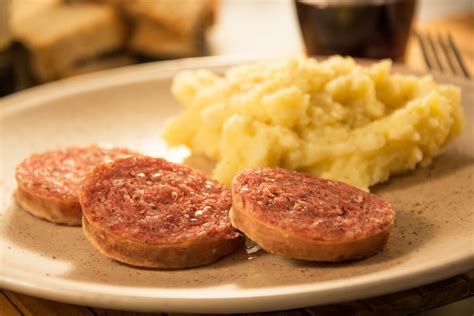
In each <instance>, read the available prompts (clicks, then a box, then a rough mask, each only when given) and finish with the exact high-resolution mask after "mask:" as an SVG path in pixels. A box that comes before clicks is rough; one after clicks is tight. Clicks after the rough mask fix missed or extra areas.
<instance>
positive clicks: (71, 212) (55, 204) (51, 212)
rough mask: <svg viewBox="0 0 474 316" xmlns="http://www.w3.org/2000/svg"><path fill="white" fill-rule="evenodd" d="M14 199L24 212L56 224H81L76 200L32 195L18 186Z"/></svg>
mask: <svg viewBox="0 0 474 316" xmlns="http://www.w3.org/2000/svg"><path fill="white" fill-rule="evenodd" d="M14 197H15V199H16V201H17V203H18V205H20V206H21V208H23V209H24V210H26V211H27V212H29V213H30V214H32V215H34V216H36V217H39V218H41V219H45V220H48V221H50V222H53V223H56V224H64V225H71V226H77V225H81V222H82V211H81V205H80V204H79V201H78V200H56V199H52V198H45V197H43V196H41V195H38V194H34V193H31V192H29V191H28V190H26V189H24V188H22V187H21V185H18V187H17V189H16V191H15V193H14Z"/></svg>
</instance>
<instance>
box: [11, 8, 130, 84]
mask: <svg viewBox="0 0 474 316" xmlns="http://www.w3.org/2000/svg"><path fill="white" fill-rule="evenodd" d="M15 8H16V13H15V11H14V13H13V15H14V16H15V15H16V18H14V19H13V25H12V32H13V36H14V38H15V39H16V40H17V41H19V42H20V43H22V44H23V45H24V46H25V47H26V48H27V49H28V51H29V53H30V58H31V68H32V73H33V74H34V76H35V77H36V79H37V80H38V81H40V82H45V81H49V80H54V79H58V78H60V77H61V75H60V74H61V72H65V71H67V70H68V69H71V68H73V67H74V66H75V65H76V64H78V63H80V62H81V61H84V60H87V59H90V58H94V57H96V56H100V55H103V54H105V53H107V52H110V51H114V50H116V49H118V48H120V47H123V46H124V44H125V39H126V38H125V36H126V34H125V28H124V25H123V22H122V20H121V19H120V17H119V15H118V13H117V11H116V10H114V9H113V8H112V7H110V6H108V5H104V4H98V3H74V4H63V3H58V4H50V5H47V6H44V7H42V8H38V9H37V10H31V7H30V6H26V5H25V6H21V5H18V6H15ZM22 10H27V11H28V14H26V13H22V12H21V11H22ZM32 11H34V12H32Z"/></svg>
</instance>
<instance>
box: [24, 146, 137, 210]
mask: <svg viewBox="0 0 474 316" xmlns="http://www.w3.org/2000/svg"><path fill="white" fill-rule="evenodd" d="M130 155H138V154H137V153H134V152H132V151H130V150H128V149H125V148H114V147H106V146H98V145H89V146H84V147H67V148H63V149H59V150H51V151H46V152H43V153H38V154H33V155H31V156H30V157H28V158H27V159H25V160H23V161H22V162H21V163H20V164H19V165H18V166H17V168H16V179H17V182H18V185H19V186H20V187H21V188H22V190H25V191H27V192H29V193H31V194H34V195H35V196H40V197H42V198H45V199H51V200H76V201H77V200H78V197H79V187H80V185H81V183H82V181H83V180H84V177H85V176H86V174H87V173H88V172H90V171H91V170H92V169H93V168H94V167H95V166H96V165H98V164H100V163H103V162H106V161H110V160H114V159H116V158H120V157H126V156H130Z"/></svg>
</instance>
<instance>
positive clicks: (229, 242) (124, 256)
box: [82, 216, 244, 269]
mask: <svg viewBox="0 0 474 316" xmlns="http://www.w3.org/2000/svg"><path fill="white" fill-rule="evenodd" d="M82 227H83V231H84V234H85V236H86V237H87V239H88V240H89V241H90V242H91V243H92V245H93V246H94V247H95V248H96V249H97V250H99V252H100V253H102V254H103V255H105V256H107V257H109V258H111V259H114V260H117V261H119V262H122V263H126V264H128V265H132V266H138V267H142V268H161V269H181V268H191V267H196V266H201V265H205V264H209V263H211V262H214V261H216V260H217V259H219V258H221V257H223V256H226V255H228V254H231V253H233V252H235V251H236V250H237V249H239V248H240V247H241V246H242V245H243V243H244V238H233V239H217V240H208V241H200V242H195V241H193V242H192V243H191V242H186V243H184V242H183V243H177V244H151V243H144V242H138V241H133V240H128V239H124V238H121V237H119V236H116V235H114V234H112V233H110V232H107V231H106V230H104V229H101V228H100V227H99V226H98V225H94V224H93V223H92V222H90V221H89V220H88V219H87V217H85V216H83V221H82Z"/></svg>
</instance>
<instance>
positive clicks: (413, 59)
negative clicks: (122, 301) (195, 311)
mask: <svg viewBox="0 0 474 316" xmlns="http://www.w3.org/2000/svg"><path fill="white" fill-rule="evenodd" d="M416 29H417V30H421V31H424V32H427V31H429V32H433V34H437V33H439V32H444V33H446V32H450V33H451V34H452V36H453V37H454V41H455V43H456V45H457V46H458V48H459V49H460V51H461V54H462V55H463V57H464V60H465V61H466V64H467V66H468V68H469V70H470V72H471V73H474V45H473V44H472V42H473V41H474V15H473V14H469V15H466V16H462V17H452V18H449V19H444V20H440V21H434V22H430V23H427V24H422V25H416ZM405 60H406V64H407V65H408V66H409V67H411V68H413V69H416V70H423V71H426V70H427V69H426V65H425V62H424V60H423V56H422V53H421V50H420V48H419V45H418V43H417V41H416V39H415V38H414V37H412V38H411V39H410V42H409V45H408V51H407V56H406V59H405ZM473 295H474V270H472V271H469V272H466V273H465V274H462V275H459V276H456V277H453V278H450V279H447V280H443V281H440V282H437V283H434V284H430V285H426V286H423V287H419V288H416V289H410V290H407V291H403V292H398V293H394V294H389V295H385V296H379V297H374V298H369V299H365V300H359V301H353V302H347V303H341V304H335V305H325V306H317V307H311V308H306V309H299V310H293V311H284V312H274V313H267V314H266V315H290V316H291V315H318V316H319V315H339V314H343V315H372V314H374V313H376V314H382V313H389V314H394V313H395V314H397V315H400V314H401V315H403V314H409V313H413V312H417V311H423V310H427V309H432V308H435V307H438V306H443V305H445V304H448V303H451V302H454V301H457V300H460V299H462V298H465V297H469V296H473ZM0 315H1V316H11V315H14V316H16V315H45V316H49V315H70V316H76V315H78V316H79V315H91V316H94V315H98V316H102V315H104V316H105V315H107V316H132V315H142V316H143V315H163V314H148V313H134V312H125V311H114V310H104V309H99V308H91V307H85V306H76V305H69V304H63V303H58V302H53V301H48V300H43V299H39V298H34V297H31V296H27V295H23V294H19V293H14V292H11V291H7V290H3V291H0ZM174 315H178V314H174ZM253 315H259V314H253Z"/></svg>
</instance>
